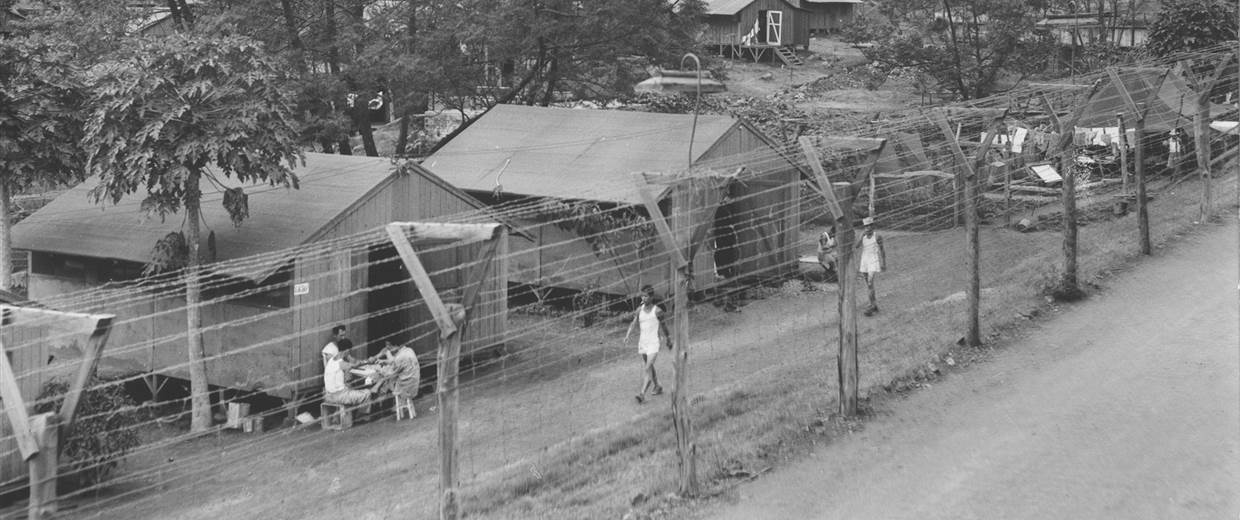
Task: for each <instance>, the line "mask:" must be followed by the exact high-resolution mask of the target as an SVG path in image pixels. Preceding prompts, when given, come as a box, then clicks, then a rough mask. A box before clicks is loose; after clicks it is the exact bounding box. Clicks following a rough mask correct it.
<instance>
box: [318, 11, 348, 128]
mask: <svg viewBox="0 0 1240 520" xmlns="http://www.w3.org/2000/svg"><path fill="white" fill-rule="evenodd" d="M323 23H324V24H325V25H324V26H323V39H325V40H327V69H328V70H329V71H330V72H331V73H332V75H336V74H340V47H339V42H338V41H336V2H335V0H326V1H325V2H323ZM341 153H343V152H341Z"/></svg>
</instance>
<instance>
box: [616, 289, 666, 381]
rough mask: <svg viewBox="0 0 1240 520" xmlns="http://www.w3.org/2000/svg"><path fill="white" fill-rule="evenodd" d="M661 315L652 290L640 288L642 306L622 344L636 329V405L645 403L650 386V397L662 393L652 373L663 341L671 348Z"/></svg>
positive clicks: (661, 309)
mask: <svg viewBox="0 0 1240 520" xmlns="http://www.w3.org/2000/svg"><path fill="white" fill-rule="evenodd" d="M663 314H664V312H663V308H662V307H660V306H659V305H658V304H657V303H655V297H654V288H653V287H651V286H649V285H645V286H642V304H641V306H640V307H638V308H637V315H636V316H633V322H632V323H629V331H628V332H626V333H625V334H624V342H625V343H626V344H627V343H628V342H629V336H631V335H632V334H633V328H634V327H638V333H637V353H638V354H640V355H641V357H642V365H643V366H642V370H643V377H642V388H641V391H640V392H638V393H637V396H636V397H635V398H636V399H637V403H638V404H641V403H644V402H646V390H647V389H649V388H651V387H652V386H653V387H654V391H653V392H651V395H659V394H661V393H663V387H662V386H659V375H658V374H656V373H655V371H654V360H655V358H656V357H658V355H659V349H660V348H661V347H662V342H663V340H665V339H666V340H667V346H668V348H671V347H672V341H671V337H670V336H669V335H668V333H667V325H665V324H664V323H663V320H662V317H663Z"/></svg>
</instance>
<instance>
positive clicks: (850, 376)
mask: <svg viewBox="0 0 1240 520" xmlns="http://www.w3.org/2000/svg"><path fill="white" fill-rule="evenodd" d="M832 189H834V190H838V193H837V194H836V197H838V198H839V200H840V201H841V202H843V204H841V205H840V207H842V208H843V209H844V215H843V216H842V217H840V219H838V220H836V223H835V234H836V238H835V243H836V246H835V250H836V252H837V259H836V272H837V273H839V277H838V278H839V286H840V290H839V298H838V301H837V305H838V307H837V309H838V313H839V320H838V323H837V325H838V327H839V330H838V331H837V332H838V337H839V351H838V355H837V356H836V375H837V377H838V378H839V398H838V401H839V406H840V409H839V413H840V415H842V416H844V417H855V416H856V415H857V411H858V409H859V406H860V398H859V395H860V393H859V385H860V383H859V381H860V376H859V374H858V361H857V262H856V261H855V257H856V256H857V255H855V254H853V250H854V243H855V242H856V239H857V236H856V235H857V233H856V231H855V230H853V211H852V207H853V198H854V197H856V193H857V189H856V187H855V186H853V185H852V184H850V183H847V182H840V183H836V184H834V185H833V186H832Z"/></svg>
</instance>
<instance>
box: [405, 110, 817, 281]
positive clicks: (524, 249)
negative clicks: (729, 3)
mask: <svg viewBox="0 0 1240 520" xmlns="http://www.w3.org/2000/svg"><path fill="white" fill-rule="evenodd" d="M693 120H694V118H693V116H692V115H686V114H656V113H648V112H631V111H618V110H580V109H566V108H544V107H528V106H521V105H499V106H496V107H494V108H493V109H491V111H490V112H488V113H487V114H486V115H484V116H482V117H481V118H480V119H478V120H477V121H476V122H474V123H473V124H472V125H471V126H470V127H469V128H468V129H466V130H465V131H464V132H462V133H461V134H460V135H458V136H457V137H456V138H455V139H453V140H452V141H451V142H449V143H448V144H447V145H446V146H444V147H443V148H442V149H440V150H439V151H438V152H436V153H435V154H433V155H431V156H430V157H428V158H427V159H426V160H425V161H423V163H422V165H423V166H425V167H426V168H427V169H429V170H431V171H433V172H435V173H436V174H437V175H439V176H440V177H442V178H443V179H445V180H447V181H448V182H451V183H453V184H454V185H456V186H458V187H460V188H461V189H463V190H465V191H466V192H467V193H470V194H471V195H474V196H476V197H478V198H479V199H480V200H484V201H486V202H487V203H488V204H512V203H517V202H525V203H527V204H536V203H538V204H540V206H536V208H541V209H531V210H528V211H524V212H522V214H521V216H520V217H519V218H517V217H514V221H513V222H512V225H515V226H518V227H519V228H520V229H522V230H524V231H526V232H527V233H528V234H529V235H530V236H531V237H532V238H533V240H532V241H531V240H526V239H518V238H514V239H513V240H512V241H511V248H512V260H511V262H510V264H509V269H510V272H509V280H510V281H512V282H514V283H523V284H530V285H534V286H543V287H564V288H570V289H576V290H582V289H586V290H596V291H599V292H603V293H610V294H623V295H632V294H635V293H636V292H637V290H638V289H639V288H640V287H641V286H642V285H643V284H652V285H655V286H656V287H660V288H666V287H667V285H666V284H667V280H668V279H669V276H670V274H669V271H668V261H667V257H666V255H665V254H663V252H662V251H663V249H662V245H661V244H660V243H659V241H658V240H657V238H655V237H654V235H652V234H651V233H643V232H642V230H643V229H645V230H647V231H650V232H653V226H649V227H643V226H641V225H640V224H637V225H633V224H628V225H626V224H625V222H630V223H631V222H634V220H630V217H632V218H634V219H636V221H637V222H640V223H648V220H646V212H645V210H644V209H641V206H642V204H643V202H642V196H641V194H640V192H639V190H638V187H637V184H636V183H635V182H634V178H633V177H634V176H633V174H634V173H635V172H651V173H674V172H680V171H683V170H684V169H685V168H686V167H687V165H688V161H689V151H690V148H691V149H692V153H693V164H694V165H695V168H700V169H702V170H707V169H711V168H714V169H715V171H717V173H721V174H732V173H736V171H737V170H739V169H740V168H742V167H743V168H745V171H744V173H743V174H742V175H741V176H740V179H741V180H737V181H733V182H731V183H730V184H727V185H726V186H725V187H726V189H727V190H728V193H727V195H728V199H727V200H728V201H729V202H728V203H726V204H724V205H723V206H721V207H720V208H719V210H718V211H716V212H714V214H713V216H711V217H703V218H713V219H714V225H713V228H712V232H711V235H710V238H709V240H707V242H708V244H707V246H706V247H704V248H703V249H701V250H699V251H698V253H697V255H696V257H695V258H694V276H695V278H694V287H695V288H696V289H699V290H700V289H707V288H710V287H714V286H717V285H720V284H723V283H727V282H729V281H732V280H735V279H738V278H750V277H778V276H782V275H784V274H787V273H790V272H793V271H795V270H796V260H797V257H796V246H797V238H798V231H797V225H798V223H799V221H798V208H799V193H798V190H799V184H798V182H799V179H800V175H801V171H800V170H799V169H798V167H797V166H796V165H795V164H793V163H792V162H791V161H789V160H788V158H787V157H785V156H784V155H782V154H780V153H779V151H778V150H777V149H776V147H775V146H774V145H773V144H772V142H771V141H770V140H769V139H767V138H766V137H765V136H763V135H762V134H761V132H760V131H758V130H757V129H755V128H754V127H753V126H751V125H750V124H748V123H745V122H743V121H740V120H737V119H733V118H732V117H729V116H718V115H703V116H700V117H698V119H697V125H696V129H695V127H694V123H693ZM690 136H694V137H693V139H692V147H690ZM652 195H653V196H654V198H655V199H656V200H659V201H660V205H661V206H662V207H663V208H664V209H665V210H666V209H667V207H668V204H669V201H668V200H667V197H666V191H661V190H659V189H658V188H656V189H655V191H654V192H652ZM582 209H586V210H588V211H589V212H593V211H595V210H597V211H599V212H602V214H604V215H611V216H614V217H615V218H614V219H613V220H609V221H608V220H604V221H602V222H604V223H603V224H600V226H601V227H596V228H593V229H591V226H588V225H586V226H573V225H566V220H559V224H557V223H556V221H557V219H564V218H566V217H565V216H566V215H569V214H570V213H572V211H574V210H582ZM579 214H580V213H579ZM589 218H590V217H589V216H587V217H586V219H587V220H588V219H589ZM567 220H569V221H571V220H572V217H568V218H567ZM608 222H610V224H607V223H608ZM609 227H610V228H609ZM618 229H624V230H625V231H617V230H618Z"/></svg>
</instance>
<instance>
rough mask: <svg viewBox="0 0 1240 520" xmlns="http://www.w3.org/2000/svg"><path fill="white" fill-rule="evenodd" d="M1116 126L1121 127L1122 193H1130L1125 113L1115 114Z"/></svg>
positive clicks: (1120, 161)
mask: <svg viewBox="0 0 1240 520" xmlns="http://www.w3.org/2000/svg"><path fill="white" fill-rule="evenodd" d="M1115 124H1116V125H1118V126H1119V178H1120V181H1121V187H1120V192H1121V193H1124V194H1127V193H1128V125H1125V124H1124V113H1123V112H1120V113H1118V114H1115Z"/></svg>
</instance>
